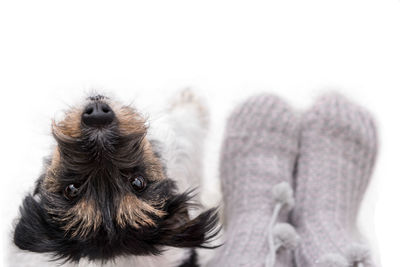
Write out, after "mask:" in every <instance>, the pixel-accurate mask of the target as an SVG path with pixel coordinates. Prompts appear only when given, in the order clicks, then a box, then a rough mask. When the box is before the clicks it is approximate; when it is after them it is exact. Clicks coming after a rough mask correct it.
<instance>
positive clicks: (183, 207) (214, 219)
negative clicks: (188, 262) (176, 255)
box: [159, 194, 220, 248]
mask: <svg viewBox="0 0 400 267" xmlns="http://www.w3.org/2000/svg"><path fill="white" fill-rule="evenodd" d="M190 198H191V197H190V196H189V194H182V195H179V196H176V197H175V198H174V199H173V200H172V201H171V202H170V203H169V205H168V206H169V207H168V216H167V218H165V220H164V222H163V223H162V225H161V227H160V240H159V241H160V243H161V244H163V245H166V246H173V247H190V248H194V247H202V248H215V247H216V246H211V245H209V243H210V242H211V241H212V240H213V239H214V237H215V236H216V235H217V234H218V233H219V231H220V228H219V226H218V211H217V209H216V208H213V209H209V210H207V211H205V212H203V213H201V214H200V215H198V216H197V217H196V218H194V219H190V218H189V215H188V208H189V206H190V204H188V203H189V200H190Z"/></svg>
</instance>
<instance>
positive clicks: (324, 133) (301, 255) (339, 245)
mask: <svg viewBox="0 0 400 267" xmlns="http://www.w3.org/2000/svg"><path fill="white" fill-rule="evenodd" d="M376 149H377V141H376V131H375V126H374V123H373V120H372V118H371V116H370V115H369V113H368V112H366V111H365V110H363V109H362V108H360V107H358V106H356V105H354V104H352V103H350V102H349V101H347V100H346V99H344V98H343V97H341V96H339V95H327V96H324V97H322V98H321V99H320V100H319V101H317V103H316V104H315V106H314V107H313V108H312V109H311V110H310V111H308V112H306V113H305V115H304V117H303V120H302V133H301V139H300V157H299V162H298V171H297V177H296V180H295V181H296V193H295V195H296V197H295V198H296V208H295V209H294V211H293V224H294V225H295V226H296V229H297V231H298V233H299V234H300V236H301V240H302V242H301V243H300V245H299V248H298V249H297V250H296V263H297V266H300V267H309V266H321V267H349V266H364V267H366V266H374V265H373V263H372V262H371V259H370V255H369V250H368V248H367V247H366V246H365V245H363V241H362V239H361V238H360V236H359V233H358V231H357V227H356V219H357V213H358V210H359V207H360V203H361V200H362V198H363V195H364V192H365V190H366V188H367V186H368V183H369V180H370V176H371V172H372V168H373V165H374V160H375V156H376Z"/></svg>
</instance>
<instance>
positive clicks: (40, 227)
mask: <svg viewBox="0 0 400 267" xmlns="http://www.w3.org/2000/svg"><path fill="white" fill-rule="evenodd" d="M20 213H21V218H20V219H19V221H18V223H17V225H16V227H15V230H14V243H15V245H17V247H19V248H20V249H24V250H30V251H33V252H51V251H54V246H55V240H56V238H55V232H54V233H53V235H54V236H53V237H51V235H52V231H53V230H52V227H51V226H50V225H49V223H48V219H47V214H46V212H45V211H44V209H43V207H41V205H40V203H39V202H37V201H36V200H35V199H34V197H33V196H31V195H29V196H27V197H25V199H24V202H23V204H22V206H21V207H20Z"/></svg>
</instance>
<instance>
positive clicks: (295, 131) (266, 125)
mask: <svg viewBox="0 0 400 267" xmlns="http://www.w3.org/2000/svg"><path fill="white" fill-rule="evenodd" d="M299 124H300V122H299V120H298V117H297V116H296V115H295V114H294V113H293V112H292V110H291V109H290V108H289V107H288V105H286V104H285V103H284V102H283V101H282V100H280V99H278V98H276V97H274V96H268V95H261V96H256V97H252V98H250V99H249V100H247V101H246V102H245V103H244V104H242V105H241V106H239V107H238V108H236V109H235V110H234V112H233V113H232V114H231V116H230V118H229V120H228V124H227V127H226V132H225V139H224V142H223V146H222V153H221V165H220V177H221V183H222V191H223V195H224V203H225V206H224V217H225V218H224V219H225V240H226V241H225V243H224V245H223V246H222V247H220V248H219V249H218V251H217V255H216V256H215V257H214V258H213V259H212V261H211V263H210V265H209V266H217V267H221V266H224V267H238V266H251V267H260V266H271V267H272V266H277V267H290V266H292V261H293V258H292V251H291V249H293V248H294V246H295V245H296V243H297V241H298V236H297V234H296V233H295V231H294V229H293V227H291V226H290V225H289V224H287V223H285V222H286V221H287V220H288V212H289V210H290V208H291V207H292V206H293V203H294V200H293V194H292V188H291V187H292V180H293V178H292V177H293V168H294V164H295V159H296V155H297V154H298V139H299V127H300V125H299Z"/></svg>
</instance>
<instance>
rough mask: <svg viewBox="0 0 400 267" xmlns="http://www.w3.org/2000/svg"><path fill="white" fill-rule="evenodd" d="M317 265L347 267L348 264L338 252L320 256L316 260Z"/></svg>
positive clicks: (319, 266) (320, 266) (321, 266)
mask: <svg viewBox="0 0 400 267" xmlns="http://www.w3.org/2000/svg"><path fill="white" fill-rule="evenodd" d="M317 266H318V267H349V266H350V264H349V262H348V261H347V260H346V258H345V257H343V256H342V255H340V254H333V253H332V254H325V255H324V256H322V258H321V259H320V260H318V262H317Z"/></svg>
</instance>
